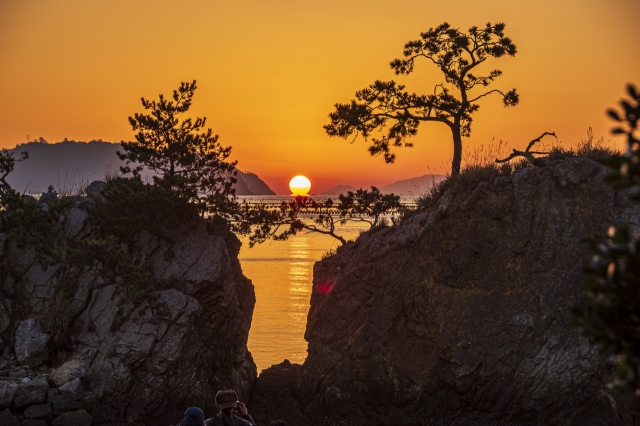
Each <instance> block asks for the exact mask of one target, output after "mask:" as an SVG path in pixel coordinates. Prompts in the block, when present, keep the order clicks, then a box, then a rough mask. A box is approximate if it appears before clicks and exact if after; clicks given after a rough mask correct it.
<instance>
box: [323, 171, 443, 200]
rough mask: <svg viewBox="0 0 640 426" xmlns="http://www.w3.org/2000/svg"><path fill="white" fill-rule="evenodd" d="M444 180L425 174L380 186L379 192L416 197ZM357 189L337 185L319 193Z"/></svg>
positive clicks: (338, 192)
mask: <svg viewBox="0 0 640 426" xmlns="http://www.w3.org/2000/svg"><path fill="white" fill-rule="evenodd" d="M444 178H445V176H444V175H432V174H427V175H423V176H417V177H413V178H409V179H402V180H398V181H396V182H394V183H392V184H389V185H385V186H381V187H380V188H378V189H380V192H382V193H384V194H396V195H401V196H403V197H418V196H420V195H422V194H423V193H424V192H426V191H427V190H428V189H429V188H431V187H432V186H433V185H435V184H437V183H438V182H440V181H442V180H443V179H444ZM357 190H358V188H356V187H355V186H351V185H338V186H334V187H333V188H331V189H327V190H326V191H324V192H321V193H320V194H321V195H339V194H346V193H347V192H348V191H352V192H355V191H357Z"/></svg>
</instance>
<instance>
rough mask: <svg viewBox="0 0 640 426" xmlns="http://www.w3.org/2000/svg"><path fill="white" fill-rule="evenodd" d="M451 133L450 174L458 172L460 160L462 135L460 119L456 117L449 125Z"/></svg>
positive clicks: (454, 174)
mask: <svg viewBox="0 0 640 426" xmlns="http://www.w3.org/2000/svg"><path fill="white" fill-rule="evenodd" d="M451 133H452V134H453V161H452V162H451V176H456V175H459V174H460V163H461V162H462V135H460V120H458V119H456V120H455V123H454V125H453V126H451Z"/></svg>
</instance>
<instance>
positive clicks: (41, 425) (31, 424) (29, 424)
mask: <svg viewBox="0 0 640 426" xmlns="http://www.w3.org/2000/svg"><path fill="white" fill-rule="evenodd" d="M18 426H47V422H45V421H44V420H38V419H27V420H25V421H23V422H22V423H20V424H19V425H18Z"/></svg>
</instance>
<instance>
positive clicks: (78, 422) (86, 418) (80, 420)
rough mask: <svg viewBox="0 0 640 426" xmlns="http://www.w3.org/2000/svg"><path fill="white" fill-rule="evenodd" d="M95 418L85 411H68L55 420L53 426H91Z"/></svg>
mask: <svg viewBox="0 0 640 426" xmlns="http://www.w3.org/2000/svg"><path fill="white" fill-rule="evenodd" d="M92 423H93V417H92V416H91V414H89V413H87V412H86V411H85V410H83V409H80V410H76V411H67V412H66V413H63V414H60V415H59V416H58V417H56V418H55V419H53V422H51V424H52V425H53V426H91V424H92Z"/></svg>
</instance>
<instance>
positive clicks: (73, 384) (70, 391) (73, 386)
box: [58, 379, 84, 399]
mask: <svg viewBox="0 0 640 426" xmlns="http://www.w3.org/2000/svg"><path fill="white" fill-rule="evenodd" d="M58 390H59V391H60V395H69V396H72V397H74V398H75V399H82V394H83V393H84V389H83V388H82V383H80V379H73V380H72V381H70V382H69V383H65V384H64V385H62V386H60V387H59V388H58Z"/></svg>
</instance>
